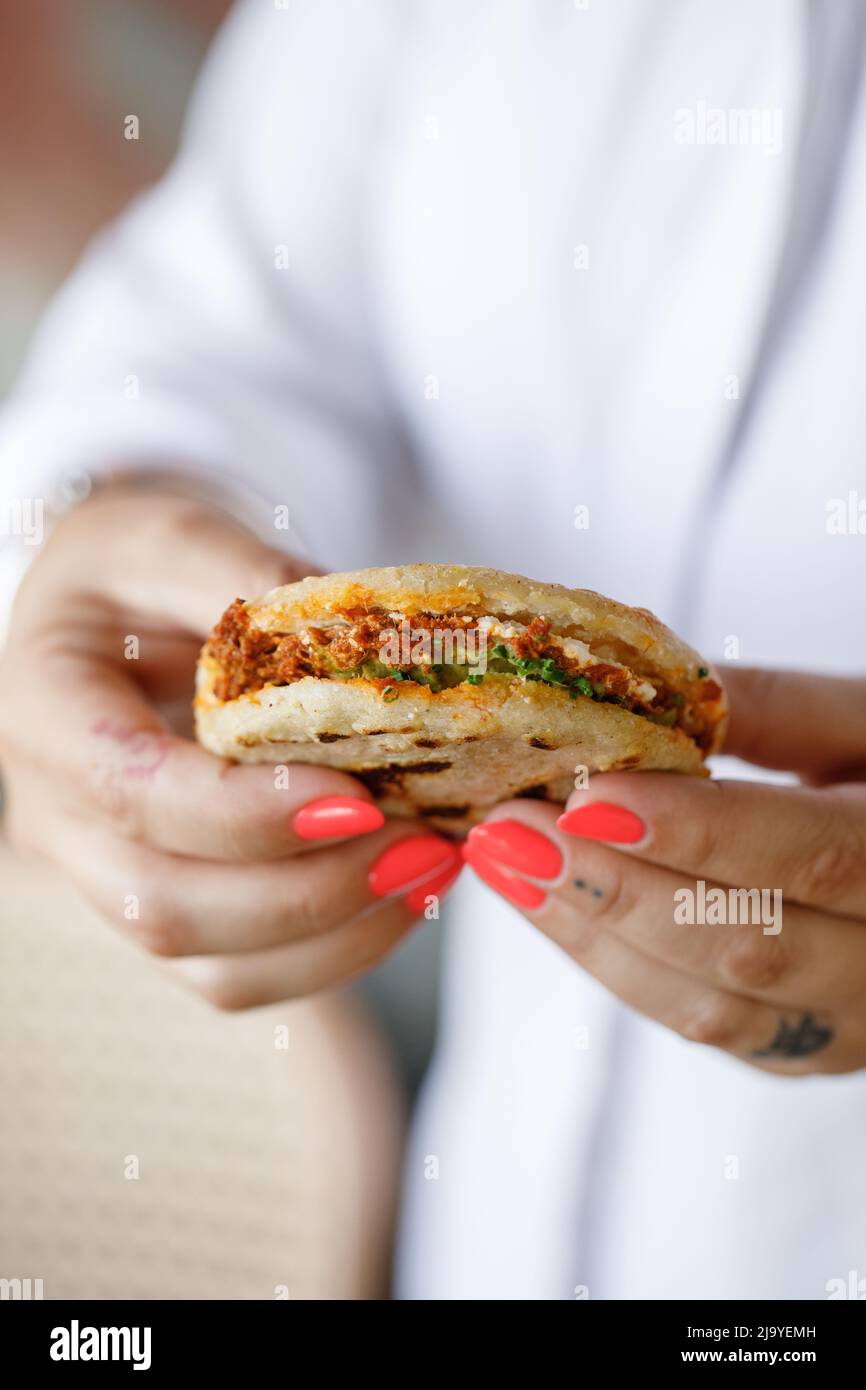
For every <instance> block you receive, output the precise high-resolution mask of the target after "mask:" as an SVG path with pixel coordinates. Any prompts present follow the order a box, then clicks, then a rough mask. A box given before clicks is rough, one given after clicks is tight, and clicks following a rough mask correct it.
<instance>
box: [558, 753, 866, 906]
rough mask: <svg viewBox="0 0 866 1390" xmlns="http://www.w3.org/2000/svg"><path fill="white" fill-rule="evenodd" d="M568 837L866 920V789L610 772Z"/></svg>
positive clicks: (577, 810)
mask: <svg viewBox="0 0 866 1390" xmlns="http://www.w3.org/2000/svg"><path fill="white" fill-rule="evenodd" d="M558 825H559V828H560V829H561V830H562V831H564V832H565V833H566V834H568V835H575V836H577V837H580V838H583V839H589V840H596V841H599V842H601V843H603V844H607V845H613V846H614V847H615V848H617V849H620V850H625V851H626V852H628V853H630V854H633V855H636V856H638V857H639V858H641V859H645V860H647V861H648V862H650V863H653V864H658V865H660V866H664V867H665V868H669V869H677V870H679V871H680V872H683V873H687V874H689V875H690V876H693V877H695V878H704V879H706V880H711V879H713V880H715V881H716V882H719V883H725V884H730V885H732V886H734V887H737V888H744V889H746V890H749V889H759V890H762V889H779V890H780V891H781V892H782V894H783V895H784V896H785V897H789V898H791V899H792V900H793V901H795V902H799V903H803V904H804V905H806V906H812V907H820V908H823V909H824V910H825V911H830V912H836V913H840V914H843V915H848V916H855V917H863V916H866V793H864V792H863V790H862V789H861V788H859V787H855V786H845V787H841V788H833V789H832V790H831V789H827V790H821V789H818V788H812V787H777V786H770V785H768V784H767V783H761V782H737V781H728V780H725V779H718V780H714V781H710V780H704V779H698V778H695V777H682V776H678V775H676V774H672V773H663V772H662V773H660V772H639V773H634V772H632V773H616V772H612V773H606V774H601V773H599V774H596V775H595V776H594V777H592V778H591V787H590V789H589V790H588V791H585V792H575V793H573V794H572V796H571V797H570V798H569V800H568V803H567V807H566V811H565V813H564V815H562V816H561V817H560V819H559V821H558Z"/></svg>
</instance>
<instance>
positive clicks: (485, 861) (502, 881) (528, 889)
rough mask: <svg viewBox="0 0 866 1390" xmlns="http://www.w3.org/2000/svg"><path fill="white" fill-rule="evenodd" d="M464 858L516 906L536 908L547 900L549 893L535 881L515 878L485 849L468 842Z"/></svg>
mask: <svg viewBox="0 0 866 1390" xmlns="http://www.w3.org/2000/svg"><path fill="white" fill-rule="evenodd" d="M463 858H464V859H465V860H466V863H467V864H468V865H469V867H470V869H474V870H475V872H476V874H477V875H478V877H479V878H481V879H483V880H484V882H485V883H486V884H487V885H488V886H489V887H490V888H494V889H495V890H496V892H497V893H501V895H502V897H503V898H507V899H508V901H509V902H510V903H514V905H515V906H516V907H525V908H530V909H531V908H535V907H541V905H542V903H543V902H546V900H547V894H546V893H544V892H542V890H541V889H540V888H539V887H538V886H537V884H535V883H528V882H527V881H526V879H525V878H513V877H512V875H511V874H509V873H506V872H505V870H504V869H500V868H497V866H496V864H495V863H494V862H493V860H492V859H490V858H489V857H488V855H487V854H486V853H485V852H484V850H482V849H479V848H478V847H477V846H475V845H470V844H469V843H468V842H467V844H466V846H465V847H464V850H463Z"/></svg>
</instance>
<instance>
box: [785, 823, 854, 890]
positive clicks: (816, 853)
mask: <svg viewBox="0 0 866 1390" xmlns="http://www.w3.org/2000/svg"><path fill="white" fill-rule="evenodd" d="M864 839H866V837H864V834H863V832H862V831H861V830H860V828H859V827H855V826H845V827H842V826H838V825H837V826H835V827H834V828H833V831H832V833H831V834H830V835H827V836H825V837H824V839H823V841H820V840H819V842H818V843H817V844H816V845H815V847H814V849H813V850H812V851H810V853H809V854H808V855H807V856H806V858H805V859H803V860H802V861H801V862H800V863H799V864H797V865H795V867H794V873H793V882H794V888H793V892H792V896H793V897H794V898H796V899H802V900H803V901H804V902H814V903H822V902H835V901H836V900H837V899H839V898H843V897H846V896H848V895H849V894H850V892H851V889H852V887H853V886H854V885H855V884H857V883H861V882H862V881H863V879H864V878H866V844H864Z"/></svg>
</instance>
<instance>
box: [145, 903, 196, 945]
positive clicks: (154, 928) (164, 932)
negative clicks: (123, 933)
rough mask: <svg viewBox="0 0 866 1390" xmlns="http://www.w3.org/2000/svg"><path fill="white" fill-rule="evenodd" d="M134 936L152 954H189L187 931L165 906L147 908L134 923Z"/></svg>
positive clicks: (175, 915)
mask: <svg viewBox="0 0 866 1390" xmlns="http://www.w3.org/2000/svg"><path fill="white" fill-rule="evenodd" d="M134 935H135V938H136V940H137V941H138V943H139V945H141V946H143V947H144V949H145V950H146V951H147V952H148V953H149V954H150V955H152V956H169V957H172V956H184V955H189V954H191V952H190V949H189V947H188V945H187V938H188V932H187V929H186V926H185V924H184V923H182V922H181V920H180V918H179V917H178V915H177V914H176V913H173V912H171V911H170V910H168V909H166V908H157V909H156V910H154V909H152V908H151V909H149V910H147V911H146V912H145V914H144V915H143V916H142V917H141V918H140V920H139V921H138V922H137V923H136V925H135V932H134Z"/></svg>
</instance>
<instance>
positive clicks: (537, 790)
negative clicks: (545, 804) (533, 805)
mask: <svg viewBox="0 0 866 1390" xmlns="http://www.w3.org/2000/svg"><path fill="white" fill-rule="evenodd" d="M514 795H515V797H523V798H524V799H525V800H526V801H555V800H556V798H555V797H553V796H550V795H549V794H548V791H547V787H546V786H545V785H544V783H543V782H542V783H541V784H540V785H539V786H535V787H524V788H523V789H522V790H521V791H519V792H515V793H514Z"/></svg>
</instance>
